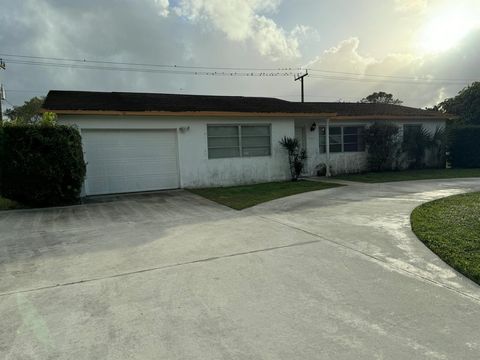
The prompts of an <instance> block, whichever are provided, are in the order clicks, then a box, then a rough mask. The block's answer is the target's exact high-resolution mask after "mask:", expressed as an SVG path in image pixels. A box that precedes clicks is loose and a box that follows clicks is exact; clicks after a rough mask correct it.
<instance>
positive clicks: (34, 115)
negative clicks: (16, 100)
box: [5, 97, 45, 125]
mask: <svg viewBox="0 0 480 360" xmlns="http://www.w3.org/2000/svg"><path fill="white" fill-rule="evenodd" d="M44 100H45V99H44V98H43V97H33V98H31V99H30V100H28V101H25V102H24V104H23V105H21V106H14V107H13V108H12V109H7V110H5V115H6V116H7V117H8V118H9V119H10V121H14V122H15V123H16V124H18V125H21V124H35V123H36V122H38V121H40V120H41V119H42V114H41V112H40V110H41V108H42V105H43V101H44Z"/></svg>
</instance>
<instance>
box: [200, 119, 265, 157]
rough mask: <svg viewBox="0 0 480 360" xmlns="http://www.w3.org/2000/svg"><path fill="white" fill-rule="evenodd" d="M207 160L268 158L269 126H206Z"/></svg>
mask: <svg viewBox="0 0 480 360" xmlns="http://www.w3.org/2000/svg"><path fill="white" fill-rule="evenodd" d="M207 137H208V158H209V159H219V158H233V157H250V156H269V155H270V154H271V138H270V125H218V126H217V125H209V126H207Z"/></svg>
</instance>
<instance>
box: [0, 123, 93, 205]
mask: <svg viewBox="0 0 480 360" xmlns="http://www.w3.org/2000/svg"><path fill="white" fill-rule="evenodd" d="M85 171H86V166H85V162H84V160H83V151H82V143H81V136H80V133H79V132H78V130H77V129H75V128H73V127H69V126H55V125H52V124H50V125H48V126H39V125H16V126H12V125H8V124H7V125H4V126H2V127H1V129H0V195H1V196H3V197H5V198H8V199H11V200H14V201H18V202H20V203H23V204H25V205H31V206H55V205H68V204H73V203H76V202H78V200H79V195H80V191H81V187H82V184H83V180H84V178H85Z"/></svg>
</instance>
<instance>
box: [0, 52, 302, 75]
mask: <svg viewBox="0 0 480 360" xmlns="http://www.w3.org/2000/svg"><path fill="white" fill-rule="evenodd" d="M0 56H4V57H13V58H24V59H37V60H53V61H64V62H75V63H92V64H104V65H127V66H144V67H160V68H173V69H199V70H225V71H235V70H238V71H301V70H304V69H303V68H301V67H278V68H261V67H260V68H259V67H219V66H188V65H175V64H174V65H168V64H152V63H132V62H119V61H101V60H87V59H68V58H55V57H44V56H27V55H13V54H3V53H1V54H0ZM7 60H10V61H11V60H15V59H7Z"/></svg>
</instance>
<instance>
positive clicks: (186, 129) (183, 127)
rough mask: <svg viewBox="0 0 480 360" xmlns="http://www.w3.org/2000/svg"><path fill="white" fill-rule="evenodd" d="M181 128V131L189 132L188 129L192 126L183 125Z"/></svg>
mask: <svg viewBox="0 0 480 360" xmlns="http://www.w3.org/2000/svg"><path fill="white" fill-rule="evenodd" d="M179 130H180V132H181V133H184V132H187V131H188V130H190V126H182V127H181V128H179Z"/></svg>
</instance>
